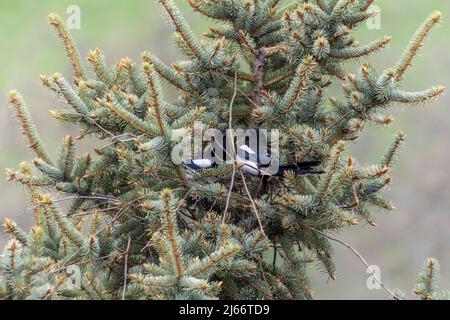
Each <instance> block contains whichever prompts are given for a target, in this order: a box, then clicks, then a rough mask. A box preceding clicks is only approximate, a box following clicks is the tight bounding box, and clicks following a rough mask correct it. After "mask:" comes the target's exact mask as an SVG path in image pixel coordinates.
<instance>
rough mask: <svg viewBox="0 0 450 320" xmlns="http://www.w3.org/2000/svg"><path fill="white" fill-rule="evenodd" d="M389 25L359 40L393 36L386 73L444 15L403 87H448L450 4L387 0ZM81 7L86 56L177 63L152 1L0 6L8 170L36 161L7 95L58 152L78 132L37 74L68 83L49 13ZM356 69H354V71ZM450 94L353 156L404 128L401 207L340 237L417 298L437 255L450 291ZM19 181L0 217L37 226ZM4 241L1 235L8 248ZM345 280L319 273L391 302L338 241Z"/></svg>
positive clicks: (0, 132) (396, 195) (345, 290)
mask: <svg viewBox="0 0 450 320" xmlns="http://www.w3.org/2000/svg"><path fill="white" fill-rule="evenodd" d="M175 2H176V3H177V4H179V6H180V7H181V9H183V11H184V12H185V14H186V18H187V20H188V21H189V22H190V23H191V25H192V26H193V28H194V29H195V31H197V32H198V34H201V32H203V31H206V29H207V26H208V21H207V20H206V19H204V18H203V17H200V16H198V15H196V14H193V13H192V11H191V10H190V9H189V8H188V7H187V6H186V4H185V2H184V0H175ZM377 4H378V6H379V7H380V9H381V28H380V29H370V28H368V27H367V26H366V25H362V26H361V27H360V29H359V31H358V32H357V33H358V39H359V40H360V42H361V43H366V42H370V41H371V40H373V39H375V38H377V37H380V36H383V35H392V36H393V41H392V44H391V46H390V47H389V48H388V49H386V50H384V51H383V52H382V53H378V54H376V55H373V56H372V61H373V62H374V63H375V65H376V66H377V67H378V68H379V69H382V68H386V67H390V66H392V65H393V64H395V62H396V61H397V59H398V58H399V57H400V56H401V53H402V51H403V49H404V47H405V46H406V45H407V43H408V41H409V39H410V37H411V36H412V34H413V33H414V31H415V30H416V28H417V27H418V26H419V25H420V24H421V23H422V21H423V19H425V18H426V17H427V15H428V14H429V13H430V12H431V11H433V10H435V9H439V10H441V11H442V12H443V13H444V23H443V24H442V25H441V26H440V27H439V28H438V29H437V30H435V31H434V32H433V33H432V38H431V40H428V41H427V42H426V45H425V48H424V49H423V50H422V51H421V56H420V57H419V58H418V59H417V60H416V61H415V64H414V68H412V69H411V70H410V72H409V73H408V74H407V75H408V77H407V80H406V81H405V82H404V88H405V89H416V90H421V89H425V88H428V87H429V86H430V85H433V84H442V85H445V86H447V87H450V21H446V20H447V19H445V18H446V17H450V1H449V0H432V1H431V0H396V1H392V0H379V1H378V2H377ZM70 5H78V6H79V7H80V9H81V29H80V30H74V31H72V33H73V36H74V38H75V39H76V41H77V43H78V44H79V48H80V52H81V54H82V56H83V57H85V56H86V53H87V50H88V49H93V48H96V47H100V48H102V49H103V50H104V52H105V55H106V56H107V59H108V62H110V63H113V62H115V61H117V60H118V59H119V58H121V57H127V56H128V57H131V58H133V59H138V58H139V55H140V53H141V52H142V51H145V50H149V51H152V52H153V53H155V54H157V55H158V56H159V57H161V58H162V59H163V60H164V61H166V62H168V63H170V62H173V61H174V60H176V59H177V53H176V51H175V50H174V48H173V47H172V41H171V38H170V37H171V32H170V31H169V30H168V28H167V27H166V24H165V22H164V18H162V17H161V16H162V15H161V10H160V8H159V7H158V6H157V5H156V3H155V2H154V1H152V0H133V1H121V0H95V1H92V0H89V1H88V0H78V1H77V0H59V1H51V0H41V1H32V0H15V1H7V0H0V26H1V27H0V96H1V97H3V98H1V99H0V168H5V167H12V168H17V166H18V163H19V162H20V161H22V160H25V159H31V158H32V157H33V155H32V154H31V153H30V152H29V151H28V150H27V149H26V147H25V143H24V142H23V139H22V137H21V136H20V135H19V134H18V130H17V128H16V124H15V121H14V120H13V119H12V118H11V116H10V112H9V111H8V107H7V103H6V93H7V92H8V91H9V90H11V89H18V90H20V91H21V92H22V93H23V95H24V96H25V98H26V100H27V102H28V105H29V107H30V109H31V113H32V115H33V117H34V119H35V121H36V124H37V126H38V128H39V130H40V132H41V136H42V138H43V139H44V141H46V142H47V145H48V147H49V148H50V149H51V150H52V152H56V148H57V146H58V145H59V142H60V141H61V140H62V138H63V137H64V136H65V134H67V132H72V133H75V132H76V131H73V128H66V127H61V126H60V125H58V124H57V123H55V122H54V121H52V119H51V117H50V114H49V110H50V109H54V108H58V107H60V105H59V103H58V102H57V101H56V100H55V99H54V98H53V97H52V96H51V95H50V94H48V93H47V91H46V90H45V89H44V88H43V87H42V86H41V85H40V82H39V79H38V75H39V74H51V73H54V72H56V71H59V72H61V73H63V74H64V75H65V76H67V77H70V76H71V71H70V65H69V63H68V61H67V59H66V58H65V55H64V51H63V48H62V47H61V44H60V42H59V40H58V39H56V36H55V34H54V32H53V30H51V28H50V27H49V26H48V25H47V21H46V16H47V14H48V13H50V12H57V13H59V14H60V15H62V16H63V17H67V14H66V9H67V7H68V6H70ZM348 71H350V72H355V71H356V66H355V65H351V64H350V65H348ZM449 100H450V99H449V96H448V95H445V96H444V97H443V98H441V99H439V100H438V101H437V102H435V103H434V104H433V105H431V106H426V107H393V108H392V113H393V115H394V116H395V118H396V122H395V123H394V125H393V126H391V127H389V128H380V127H366V133H367V134H366V135H365V136H364V137H363V138H362V139H360V140H358V141H357V142H356V143H355V144H354V145H353V146H352V153H353V155H355V156H356V158H357V159H358V160H359V161H360V162H361V163H370V162H376V161H378V160H379V158H380V157H381V155H382V153H383V151H384V150H385V148H386V145H387V144H388V143H389V142H390V139H391V137H392V136H393V135H394V134H395V132H396V131H398V130H400V129H402V130H404V131H405V132H406V133H407V135H408V139H407V144H406V147H405V149H404V152H403V153H402V155H401V157H400V159H399V162H398V167H397V168H396V169H395V171H394V183H393V184H392V186H391V187H390V189H389V190H388V193H389V197H390V198H391V199H392V200H394V202H395V204H396V206H397V208H398V209H397V210H396V211H395V212H394V213H391V214H388V215H387V214H385V213H383V212H381V213H379V214H378V215H377V224H378V226H377V227H375V228H373V227H370V226H359V227H357V228H352V229H350V230H348V231H347V232H344V233H342V234H341V235H339V237H340V238H341V239H343V240H345V241H346V242H348V243H350V244H352V245H353V246H354V247H355V248H356V249H357V250H358V251H360V252H361V253H362V255H363V256H364V257H365V258H366V259H367V261H368V262H369V264H373V265H377V266H379V267H380V268H381V279H382V281H384V282H385V283H386V284H388V285H389V286H390V287H391V288H399V289H402V290H403V291H405V292H406V293H407V295H408V296H409V297H411V288H412V286H413V284H414V281H415V278H416V276H417V274H418V272H419V271H420V270H421V268H422V264H423V262H425V259H426V258H427V257H428V256H433V257H436V258H438V259H439V260H440V262H441V266H442V279H441V285H442V287H445V288H448V289H450V166H449V162H450V161H449V160H450V139H449V136H450V113H449V111H448V109H447V108H448V105H449V102H450V101H449ZM24 196H25V192H24V190H23V188H22V187H21V186H19V185H15V184H13V183H7V182H6V181H5V179H4V174H3V173H2V177H1V180H0V201H1V206H0V208H1V209H0V219H1V220H3V218H4V217H12V218H14V219H15V220H16V221H17V222H18V223H19V224H20V225H21V226H23V227H29V226H30V225H31V223H32V221H31V216H32V212H31V211H30V210H27V208H29V206H30V204H29V202H28V201H27V199H26V198H25V197H24ZM4 241H5V237H4V235H3V234H2V235H1V236H0V245H3V243H4ZM335 259H336V265H337V270H338V274H337V280H336V281H332V280H329V281H328V280H327V278H326V277H325V276H324V275H322V274H319V273H314V275H313V282H314V286H315V287H316V289H317V292H316V297H317V298H319V299H333V298H341V299H377V298H378V299H384V298H388V296H387V295H386V293H385V292H384V291H383V290H369V289H368V288H367V286H366V281H367V278H368V276H369V275H368V274H366V268H365V266H363V265H362V263H361V262H360V261H359V260H358V259H357V258H356V257H355V256H354V255H353V254H352V253H351V252H350V251H349V250H348V249H346V248H344V247H342V246H340V245H339V244H336V255H335Z"/></svg>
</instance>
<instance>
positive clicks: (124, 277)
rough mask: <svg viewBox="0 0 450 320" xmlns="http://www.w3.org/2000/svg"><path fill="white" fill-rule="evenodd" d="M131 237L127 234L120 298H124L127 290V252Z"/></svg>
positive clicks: (128, 251)
mask: <svg viewBox="0 0 450 320" xmlns="http://www.w3.org/2000/svg"><path fill="white" fill-rule="evenodd" d="M130 246H131V237H130V236H128V244H127V250H126V251H125V265H124V270H123V291H122V300H125V295H126V292H127V278H128V254H129V253H130Z"/></svg>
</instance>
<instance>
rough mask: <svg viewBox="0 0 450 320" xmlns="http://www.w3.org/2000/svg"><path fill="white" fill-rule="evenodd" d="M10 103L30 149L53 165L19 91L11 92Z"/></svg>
mask: <svg viewBox="0 0 450 320" xmlns="http://www.w3.org/2000/svg"><path fill="white" fill-rule="evenodd" d="M9 102H10V104H11V106H12V107H13V108H14V111H15V112H16V116H17V118H18V119H19V121H20V124H21V126H22V133H23V135H24V136H25V137H26V139H27V140H28V143H29V144H30V145H29V146H30V148H31V149H33V151H34V152H35V153H36V155H37V156H38V157H39V158H41V159H42V160H44V161H45V162H47V163H49V164H52V160H51V159H50V156H49V155H48V152H47V150H46V148H45V146H44V144H43V143H42V140H41V138H40V136H39V133H38V131H37V129H36V127H35V125H34V123H33V120H32V119H31V116H30V113H29V111H28V108H27V106H26V104H25V101H24V100H23V98H22V96H21V95H20V94H19V93H18V92H17V91H10V92H9Z"/></svg>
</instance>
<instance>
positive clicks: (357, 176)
mask: <svg viewBox="0 0 450 320" xmlns="http://www.w3.org/2000/svg"><path fill="white" fill-rule="evenodd" d="M188 1H189V4H190V6H191V7H192V8H193V10H194V11H195V12H197V13H198V14H200V15H202V16H206V17H208V18H209V19H210V20H214V22H213V27H211V28H210V30H209V31H208V32H207V33H205V34H204V35H203V38H201V39H200V38H199V37H198V36H197V35H195V34H194V32H193V31H192V30H191V28H190V27H189V25H188V23H187V22H186V20H185V19H184V17H183V15H182V14H181V12H180V10H179V9H178V8H177V6H176V5H175V4H174V2H173V0H159V5H160V6H162V8H163V9H164V12H165V13H166V15H167V18H168V21H169V22H170V25H171V27H172V28H173V30H174V34H175V42H176V45H177V48H178V49H179V51H180V53H181V54H182V55H183V57H184V58H183V59H184V60H182V61H179V62H176V63H174V64H172V65H167V64H165V63H164V62H162V61H161V60H160V59H159V58H158V57H156V56H154V55H153V54H151V53H148V52H145V53H143V54H142V56H141V59H140V61H133V60H131V59H129V58H125V59H122V60H120V61H118V62H117V63H115V64H113V65H107V63H106V62H105V56H104V54H103V52H102V51H101V50H100V49H95V50H93V51H90V52H89V54H88V58H87V63H88V65H89V67H86V66H85V63H84V62H83V61H82V60H81V59H80V54H79V53H78V50H77V48H76V46H75V44H74V41H73V39H72V37H71V35H70V34H69V32H68V30H67V29H66V27H65V26H64V24H63V21H62V19H61V18H60V17H59V16H57V15H56V14H51V15H50V16H49V22H50V24H51V25H52V26H53V27H54V28H55V30H56V31H57V34H58V36H59V38H61V40H62V42H63V44H64V47H65V49H66V53H67V56H68V58H69V60H70V62H71V65H72V67H73V79H69V80H66V79H65V78H64V77H63V76H62V75H61V74H58V73H56V74H54V75H50V76H41V81H42V84H43V85H44V86H45V87H47V88H48V89H49V90H50V91H51V92H52V93H53V94H54V95H55V96H56V97H57V98H58V99H60V100H61V101H62V103H63V104H64V105H65V106H66V109H65V110H57V111H51V112H52V115H53V116H54V117H55V119H57V120H58V121H61V122H63V123H69V124H73V125H75V126H77V127H78V128H79V129H80V134H79V135H78V136H77V137H71V136H67V137H65V138H64V139H62V140H63V141H62V144H61V148H60V152H59V154H58V156H57V157H54V156H53V155H51V154H50V153H49V152H48V151H47V149H46V147H45V145H44V143H43V142H42V140H41V139H40V137H39V133H38V131H37V129H36V126H35V124H34V123H33V121H32V119H31V118H30V114H29V112H28V109H27V106H26V103H25V101H24V99H23V98H22V95H21V94H20V93H18V92H16V91H11V92H10V94H9V101H10V105H11V106H12V107H13V110H14V113H15V115H16V116H17V118H18V119H19V121H20V124H21V130H22V132H23V134H24V136H25V139H26V141H27V143H28V144H29V147H30V148H31V149H32V151H33V152H34V154H35V159H34V160H32V161H26V162H22V163H21V164H20V166H19V168H18V169H17V170H12V169H8V170H7V178H8V180H10V181H14V182H18V183H21V184H23V185H24V186H25V187H26V189H27V191H28V194H29V197H30V198H31V202H32V206H33V208H34V219H35V226H33V227H32V229H31V231H29V232H26V231H24V230H22V229H21V228H20V227H19V226H17V224H16V223H14V222H13V221H11V220H9V219H6V220H5V221H4V224H3V226H4V229H5V231H6V232H7V233H8V234H9V235H10V237H11V239H10V241H9V242H8V244H7V245H6V247H5V251H4V255H3V256H2V261H1V276H2V282H1V286H0V296H1V297H2V298H11V299H28V298H32V299H60V298H76V299H311V298H313V288H312V287H311V285H310V281H309V277H308V272H307V271H308V269H311V268H319V269H321V270H323V271H324V272H325V273H326V274H328V275H329V278H331V279H335V266H334V264H333V259H332V257H333V243H332V242H333V239H334V238H333V237H332V236H331V234H333V233H335V232H337V231H341V230H344V229H345V228H346V227H349V226H354V225H357V224H358V223H364V222H366V223H368V224H370V225H374V223H375V222H374V218H373V216H372V214H373V212H376V211H380V210H388V211H390V210H393V209H394V206H393V204H391V202H390V201H389V200H387V199H385V197H384V193H383V191H384V190H385V188H386V186H388V185H389V184H390V182H391V178H390V176H389V174H390V172H391V169H392V167H393V165H394V163H395V158H396V156H397V154H398V151H399V149H400V147H401V145H402V143H403V141H404V140H405V134H404V133H402V132H399V133H398V134H396V135H395V137H394V139H393V142H392V144H391V146H390V147H388V148H387V151H386V154H385V155H384V156H383V157H380V161H379V162H378V163H377V164H374V165H363V164H360V163H358V162H357V160H355V159H354V158H352V157H351V156H349V155H348V153H347V151H346V149H347V146H348V145H349V143H352V141H355V140H356V139H358V137H359V136H360V135H361V134H362V132H363V128H364V126H365V125H368V124H376V125H381V126H384V125H389V124H390V123H391V122H392V120H393V119H392V117H391V116H389V114H388V111H389V108H391V107H392V106H393V105H397V104H424V103H427V102H429V101H430V100H433V99H434V98H436V97H438V96H439V95H441V94H442V93H443V92H444V88H443V87H442V86H436V87H432V88H430V89H427V90H424V91H419V92H415V91H406V90H405V89H403V88H402V87H401V83H402V79H403V78H404V76H405V75H406V72H407V71H409V69H410V66H411V64H412V62H413V60H414V58H415V57H416V56H417V54H418V51H419V49H420V48H421V47H422V44H423V43H424V40H425V38H426V37H427V36H428V34H429V32H430V30H431V29H432V28H433V27H434V26H435V25H437V24H438V23H439V22H440V20H441V13H440V12H434V13H432V14H431V15H430V16H429V17H428V18H427V19H426V21H425V22H424V24H423V25H422V26H421V27H420V28H419V29H418V30H417V32H416V34H415V35H414V37H413V38H412V40H411V42H410V44H409V46H408V47H407V48H406V50H405V52H404V54H403V56H402V57H401V58H400V60H399V62H398V63H397V64H396V65H395V66H392V67H389V68H387V69H386V70H382V71H377V70H375V68H374V67H373V66H372V65H371V64H370V63H369V62H368V60H367V57H368V56H370V55H371V54H374V53H376V52H378V51H380V50H381V49H383V48H385V47H386V46H387V45H388V44H389V42H390V41H391V38H390V37H385V38H382V39H378V40H375V41H373V42H369V43H368V44H360V43H359V42H358V41H356V40H355V39H354V37H353V35H352V33H353V30H354V29H355V28H356V27H358V26H359V25H361V24H362V23H364V22H365V21H366V20H367V19H370V18H371V17H372V15H373V14H372V13H371V12H370V10H368V9H369V7H370V5H371V4H372V3H373V2H374V0H309V1H308V0H298V1H294V2H293V3H284V2H283V1H280V0H188ZM350 61H359V62H360V63H362V64H361V66H360V67H359V69H358V71H357V73H356V74H352V73H349V72H348V71H347V70H346V69H348V67H347V68H346V63H348V62H350ZM161 81H164V82H166V83H167V84H169V85H170V88H171V90H173V91H174V92H176V93H177V95H178V98H177V99H175V100H173V101H166V100H164V98H163V96H162V91H161V83H160V82H161ZM335 84H338V85H340V88H341V89H342V95H341V96H340V97H333V96H330V95H329V92H330V89H331V88H332V86H333V85H335ZM196 122H201V123H203V125H204V126H205V128H217V129H230V128H243V129H246V128H260V129H268V130H274V129H276V130H278V131H279V133H280V134H279V155H280V161H281V162H282V164H284V165H292V164H295V163H297V162H298V161H310V162H317V163H320V166H319V167H318V171H317V172H316V173H314V174H312V173H310V174H297V172H295V170H286V171H284V172H283V174H282V176H274V177H270V178H269V179H266V177H261V176H252V175H250V174H248V173H246V172H244V171H243V167H242V166H241V165H236V163H225V164H223V165H219V166H216V167H213V168H209V169H204V170H197V171H194V172H193V173H192V172H191V171H190V170H188V168H186V166H184V165H183V164H179V163H174V162H173V161H172V158H171V152H172V150H173V148H174V147H175V146H176V145H177V143H179V141H176V140H174V139H173V135H174V133H175V132H182V133H184V135H190V134H191V133H192V132H193V128H194V124H195V123H196ZM180 130H181V131H180ZM88 136H95V137H97V138H98V140H97V142H96V144H97V146H96V147H95V148H93V150H92V152H89V153H86V154H84V155H78V154H77V152H76V150H75V147H76V141H77V140H82V139H84V138H85V137H88ZM263 180H264V184H265V187H264V188H263V190H261V184H262V181H263ZM61 204H64V206H60V205H61ZM62 208H63V209H62ZM430 261H434V260H430ZM430 261H429V262H428V267H427V270H428V273H427V271H425V274H424V275H423V276H422V277H421V278H420V279H419V284H418V285H417V287H416V289H415V292H416V293H417V294H418V295H419V296H420V297H421V298H425V299H428V298H437V297H438V295H437V294H435V293H434V291H433V286H432V284H431V282H429V281H428V280H429V279H431V277H427V274H430V270H434V269H433V263H432V262H430ZM430 264H431V267H430ZM74 267H76V268H79V270H80V274H81V280H80V283H79V285H78V286H68V285H67V283H68V281H69V280H70V281H71V279H73V277H72V275H73V270H74V269H73V268H74ZM394 297H396V298H398V297H399V296H397V295H396V294H394ZM439 297H441V296H439Z"/></svg>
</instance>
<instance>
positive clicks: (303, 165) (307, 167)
mask: <svg viewBox="0 0 450 320" xmlns="http://www.w3.org/2000/svg"><path fill="white" fill-rule="evenodd" d="M320 164H321V162H319V161H304V162H297V164H292V165H286V166H280V169H279V170H278V173H277V176H282V175H283V174H284V172H286V171H293V172H294V173H295V174H297V175H300V174H321V173H323V171H322V170H317V169H316V167H317V166H319V165H320Z"/></svg>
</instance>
